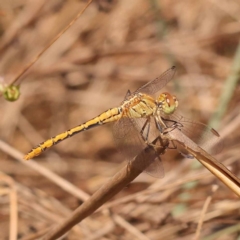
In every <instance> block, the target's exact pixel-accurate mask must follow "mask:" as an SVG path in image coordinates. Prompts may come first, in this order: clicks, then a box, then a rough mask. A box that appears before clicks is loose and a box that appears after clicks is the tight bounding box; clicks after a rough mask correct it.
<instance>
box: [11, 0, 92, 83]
mask: <svg viewBox="0 0 240 240" xmlns="http://www.w3.org/2000/svg"><path fill="white" fill-rule="evenodd" d="M91 3H92V0H89V1H88V2H87V4H86V6H85V7H84V8H83V9H82V10H81V11H80V12H79V13H78V14H77V16H76V17H74V19H73V20H72V21H71V22H70V23H69V24H68V25H67V26H66V27H65V28H64V29H63V30H62V31H61V32H60V33H59V34H58V35H57V36H56V37H55V38H54V39H52V41H51V42H50V43H49V44H48V45H47V46H46V47H44V48H43V50H42V51H40V52H39V53H38V54H37V55H36V56H35V58H34V59H33V60H32V61H31V62H29V63H28V64H27V65H26V66H25V67H24V68H23V69H22V70H21V71H20V72H19V73H18V75H17V76H16V77H15V78H14V79H13V80H12V82H11V83H10V84H9V86H11V85H13V84H14V83H16V82H17V81H18V80H19V79H20V78H21V77H22V76H23V74H24V73H25V72H26V71H27V70H28V69H29V68H30V67H31V66H32V65H33V64H34V63H35V62H36V61H37V60H38V59H39V58H40V57H41V56H42V55H43V53H45V52H46V50H48V49H49V48H50V47H51V46H52V45H53V43H55V42H56V41H57V40H58V39H59V38H60V37H61V36H62V35H63V34H64V33H65V32H66V31H67V30H68V29H69V28H70V27H71V26H72V25H73V24H74V23H75V22H76V21H77V20H78V18H79V17H80V16H81V15H82V14H83V13H84V12H85V10H86V9H87V8H88V6H89V5H90V4H91Z"/></svg>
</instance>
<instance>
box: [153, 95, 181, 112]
mask: <svg viewBox="0 0 240 240" xmlns="http://www.w3.org/2000/svg"><path fill="white" fill-rule="evenodd" d="M157 104H158V106H159V107H160V109H161V110H162V111H163V112H164V113H165V114H172V113H174V111H175V110H176V109H177V107H178V100H177V98H176V97H175V96H174V95H171V94H170V93H167V92H164V93H161V94H160V95H159V97H158V99H157Z"/></svg>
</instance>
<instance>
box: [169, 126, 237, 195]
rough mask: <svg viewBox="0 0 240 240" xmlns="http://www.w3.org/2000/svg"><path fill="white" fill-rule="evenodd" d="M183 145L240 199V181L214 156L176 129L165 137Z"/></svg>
mask: <svg viewBox="0 0 240 240" xmlns="http://www.w3.org/2000/svg"><path fill="white" fill-rule="evenodd" d="M165 137H166V138H168V139H169V140H173V141H176V142H178V143H179V144H180V145H182V146H183V147H184V148H185V149H186V150H187V151H188V152H189V153H190V154H192V155H193V156H194V157H195V158H196V159H197V160H198V161H199V162H200V163H201V164H202V165H203V166H204V167H206V168H207V169H208V170H209V171H210V172H211V173H212V174H214V175H215V176H216V177H217V178H218V179H219V180H220V181H222V182H223V183H224V184H225V185H226V186H227V187H228V188H229V189H231V190H232V191H233V192H234V193H235V194H237V195H238V196H239V197H240V179H239V178H237V177H236V176H235V175H234V174H233V173H232V172H231V171H230V170H228V169H227V168H226V167H225V166H224V165H223V164H221V163H220V162H218V161H217V160H216V159H215V158H214V157H213V156H211V155H210V154H208V153H207V152H205V151H204V150H203V149H202V148H200V147H199V146H198V145H197V144H196V143H194V142H193V141H192V140H191V139H189V138H188V137H187V136H185V135H184V134H183V133H182V132H181V131H180V130H178V129H174V130H173V131H171V132H169V133H168V135H167V136H165Z"/></svg>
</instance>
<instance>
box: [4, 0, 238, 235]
mask: <svg viewBox="0 0 240 240" xmlns="http://www.w3.org/2000/svg"><path fill="white" fill-rule="evenodd" d="M86 3H87V1H73V0H72V1H57V0H54V1H44V0H37V1H36V0H35V1H25V0H22V1H20V0H18V1H3V0H2V1H0V26H1V27H0V33H1V40H0V53H1V62H0V75H1V77H2V78H3V79H4V81H5V82H6V83H11V82H12V81H13V80H14V78H16V76H17V75H18V73H19V72H21V71H22V69H24V67H25V66H27V64H29V62H31V61H32V60H33V59H34V58H35V57H36V56H37V54H39V52H41V51H42V49H43V48H44V47H46V46H47V45H48V44H49V43H50V42H51V41H52V39H54V38H55V37H56V35H57V34H58V33H59V32H60V31H61V30H62V29H64V28H65V27H66V26H67V25H68V24H69V22H70V21H71V20H72V19H73V18H74V17H75V16H76V15H77V14H78V12H79V11H81V10H82V9H83V8H84V6H86ZM239 11H240V4H239V3H238V1H225V0H224V1H221V5H219V3H218V1H215V0H204V1H191V0H186V1H172V0H164V1H156V0H149V1H144V0H138V1H127V0H122V1H116V0H115V1H114V0H113V1H104V0H99V1H94V2H93V3H92V4H91V5H90V6H89V7H88V8H87V10H86V11H85V13H84V14H83V15H82V16H81V17H80V18H79V19H78V20H77V22H76V23H75V24H74V25H73V26H72V27H71V28H70V29H68V31H67V32H66V33H64V34H63V35H62V36H61V37H60V38H59V39H58V40H57V41H56V42H55V43H54V44H53V45H52V46H51V47H50V48H49V49H48V50H47V51H46V52H45V53H44V54H43V55H42V56H41V58H39V60H38V61H37V62H36V63H35V64H34V65H33V66H32V67H31V68H30V69H29V70H28V72H27V73H25V75H24V76H22V78H21V79H20V81H18V82H17V83H21V97H20V99H19V100H18V101H16V102H14V103H12V102H7V101H5V100H4V99H3V98H1V99H0V112H1V118H0V134H1V136H0V138H1V144H0V148H1V152H0V170H1V172H2V174H1V176H0V177H1V191H0V192H1V195H0V199H1V203H2V204H1V209H0V213H1V216H2V217H1V221H0V228H1V229H2V230H1V231H0V239H4V238H7V237H9V236H10V234H9V232H12V235H11V239H16V238H15V235H16V234H15V232H14V228H15V229H16V228H17V231H16V232H17V233H18V239H37V237H40V236H42V235H43V234H45V233H46V232H47V231H49V229H51V227H53V226H55V225H56V224H58V223H61V222H62V221H63V220H64V219H65V218H66V217H67V216H69V214H70V213H71V212H72V210H74V209H75V208H77V207H78V206H79V205H80V204H81V203H82V201H84V200H85V199H86V197H87V196H88V195H92V194H93V193H94V192H95V191H96V190H98V189H99V188H100V187H101V186H102V184H104V183H105V182H106V181H107V180H108V179H109V178H110V177H112V176H113V175H114V174H115V173H116V172H117V171H118V170H119V169H121V167H122V166H124V164H126V162H124V161H123V156H122V155H121V154H119V153H118V151H117V150H116V148H115V144H114V140H113V137H112V133H111V126H102V127H99V128H95V129H93V130H90V131H86V132H84V133H82V134H80V135H77V136H74V137H73V138H70V139H68V140H66V141H64V142H62V143H61V144H59V145H56V146H54V148H53V149H52V150H49V151H47V152H46V153H45V154H44V155H42V156H41V157H39V158H38V159H35V160H31V161H33V162H27V163H25V164H23V163H22V162H21V161H16V159H19V160H20V159H21V154H20V153H18V152H14V150H18V151H20V152H22V153H24V154H25V153H27V152H28V151H29V150H30V149H31V148H32V147H33V146H35V145H36V144H38V143H39V142H41V141H43V140H44V139H47V138H49V137H51V136H54V135H56V134H58V133H60V132H62V131H65V130H66V129H69V128H70V127H73V126H75V125H78V124H80V123H82V122H84V121H86V120H88V119H90V118H92V117H94V116H96V115H98V114H99V113H101V112H102V111H104V110H106V109H108V108H111V107H114V106H118V105H119V104H120V103H121V101H122V100H123V98H124V96H125V94H126V92H127V90H128V89H130V90H131V91H134V90H135V89H137V88H138V87H139V86H141V85H142V84H144V83H146V82H147V81H150V80H152V79H153V78H155V77H156V76H158V75H159V74H161V73H162V72H163V71H165V70H166V69H168V68H169V67H171V66H172V65H176V67H177V74H176V76H175V79H174V81H172V82H171V83H170V84H168V86H167V87H166V89H165V90H167V91H170V92H171V93H173V94H175V95H176V96H177V97H178V99H179V113H180V114H183V115H184V116H186V117H188V118H194V119H195V120H196V121H201V122H204V123H207V122H208V121H209V119H210V118H211V116H212V115H213V114H214V113H215V110H216V109H217V106H218V104H219V99H220V96H221V94H222V92H223V91H224V88H225V87H226V86H225V82H226V79H227V77H228V76H229V75H230V74H231V72H232V69H233V61H234V58H235V54H236V49H237V47H238V44H239V36H240V25H239V21H240V17H239V16H238V15H239V14H238V13H239ZM228 94H229V95H230V102H229V103H228V105H227V110H226V112H225V113H224V115H223V117H222V118H221V119H220V121H219V127H218V128H217V130H219V133H220V135H221V136H222V138H223V140H224V145H225V146H224V149H223V150H222V151H221V153H219V154H218V155H216V156H215V157H216V158H217V159H218V160H219V161H223V160H224V164H225V165H226V166H228V167H229V168H230V169H231V170H232V171H233V172H234V173H235V174H236V175H237V176H239V164H238V160H239V147H240V145H239V140H240V131H239V123H240V120H239V106H238V105H239V104H238V103H239V101H240V97H239V96H240V93H239V87H238V85H236V86H235V87H234V89H233V91H230V92H228ZM212 127H214V126H212ZM2 143H3V144H2ZM4 144H5V145H4ZM6 144H7V146H9V147H10V148H7V146H6ZM163 160H164V166H165V177H164V178H163V179H155V178H152V177H150V176H148V175H145V174H142V175H140V177H138V178H137V179H136V180H134V182H133V183H132V184H131V185H129V186H128V187H127V188H125V189H124V190H123V191H122V192H121V193H119V194H118V195H117V196H115V197H114V198H113V200H112V201H111V202H108V203H107V204H106V205H104V206H103V207H102V210H99V211H98V212H97V213H96V214H93V215H92V216H91V217H89V218H87V219H86V220H85V221H84V222H83V223H81V224H79V225H77V226H76V227H75V228H74V229H73V230H72V231H71V232H69V235H68V236H69V239H124V240H125V239H154V240H155V239H194V236H195V234H196V231H197V225H198V223H199V222H200V221H203V223H202V227H201V229H200V238H202V239H204V237H205V239H237V236H238V232H239V225H238V219H239V200H238V198H237V197H236V196H235V195H234V194H233V193H232V192H231V191H230V190H229V189H227V188H226V187H225V186H224V185H222V184H221V183H220V182H219V181H218V180H216V178H215V177H214V176H213V175H212V174H211V173H209V172H207V171H206V170H205V169H203V168H199V167H198V166H196V164H195V162H196V161H195V160H189V159H187V160H183V159H182V157H181V156H180V155H179V154H178V153H177V152H176V151H175V150H168V151H167V153H166V154H165V156H164V157H163ZM32 163H33V164H32ZM36 163H37V164H39V165H41V167H42V166H43V167H45V168H41V167H39V166H38V165H36ZM29 167H30V168H29ZM46 169H47V170H48V171H46ZM53 173H56V174H58V175H60V176H61V177H62V178H63V179H61V178H58V176H57V175H54V174H53ZM71 184H73V185H74V186H72V185H71ZM215 185H219V188H218V189H217V190H216V191H215V192H214V191H212V186H215ZM209 198H211V201H210V202H209V205H208V206H207V207H206V209H205V213H204V215H201V213H202V212H203V211H202V209H203V208H204V206H206V201H209V200H208V199H209ZM204 204H205V205H204ZM16 213H17V214H16ZM9 229H11V231H10V230H9ZM219 233H220V234H221V235H220V236H219V235H217V234H219ZM31 236H32V238H30V237H31ZM214 236H215V237H214ZM211 237H212V238H211Z"/></svg>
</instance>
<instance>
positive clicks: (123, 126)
mask: <svg viewBox="0 0 240 240" xmlns="http://www.w3.org/2000/svg"><path fill="white" fill-rule="evenodd" d="M175 71H176V68H175V66H173V67H171V68H170V69H168V70H167V71H165V72H164V73H163V74H161V75H160V76H159V77H157V78H155V79H154V80H152V81H150V82H148V83H146V84H145V85H143V86H142V87H140V88H139V89H137V90H136V91H134V92H133V93H131V92H130V91H129V90H128V92H127V94H126V96H125V99H124V101H123V102H122V103H121V105H120V106H119V107H115V108H110V109H108V110H107V111H105V112H103V113H101V114H100V115H98V116H97V117H95V118H92V119H91V120H89V121H87V122H85V123H83V124H80V125H78V126H76V127H73V128H71V129H69V130H67V131H65V132H63V133H60V134H58V135H56V136H54V137H52V138H50V139H48V140H46V141H44V142H42V143H40V144H39V145H38V146H36V147H34V148H33V149H32V150H31V151H30V152H29V153H28V154H27V155H25V156H24V159H25V160H29V159H32V158H34V157H36V156H38V155H40V154H41V153H42V152H44V151H45V150H46V149H48V148H50V147H52V146H53V145H55V144H57V143H60V142H61V141H63V140H65V139H67V138H69V137H72V136H74V135H75V134H77V133H80V132H83V131H86V130H89V129H91V128H93V127H97V126H100V125H104V124H107V123H111V122H114V125H113V136H114V139H115V141H116V144H117V146H118V148H119V149H120V151H121V152H123V153H124V155H125V157H126V158H127V159H128V160H129V161H131V160H132V159H133V158H134V157H136V156H137V155H139V154H140V153H141V152H142V151H143V149H145V148H146V147H147V146H148V144H149V142H151V140H150V139H155V138H156V136H159V131H160V132H163V131H164V129H165V128H166V129H169V128H171V126H175V127H176V126H177V127H178V128H179V129H180V130H181V131H182V132H183V133H184V134H186V135H187V136H190V135H191V134H190V133H191V131H190V130H189V129H190V128H194V129H195V131H196V129H198V132H199V134H201V133H202V132H205V133H207V134H206V136H205V137H204V138H203V140H204V141H203V142H205V138H210V137H212V136H213V137H219V134H218V133H217V131H216V130H214V129H212V128H209V127H207V126H206V125H204V124H202V123H198V122H193V121H189V120H186V119H184V118H182V117H179V116H178V115H175V111H176V109H177V108H178V100H177V98H176V96H174V95H171V94H170V93H168V92H163V93H160V94H159V91H160V90H161V89H162V88H163V87H165V86H166V84H167V83H168V82H169V81H170V80H172V78H173V76H174V74H175ZM156 115H158V116H160V117H156ZM159 119H160V120H159ZM159 121H160V122H159ZM176 123H177V124H176ZM199 134H197V135H198V137H199ZM150 135H151V136H150ZM190 137H192V136H190ZM194 140H195V139H194ZM196 142H197V139H196ZM141 156H142V159H141V161H142V162H144V161H146V159H147V158H148V154H147V153H146V154H141ZM141 161H140V164H139V165H141ZM143 165H144V164H143ZM139 168H141V166H139ZM145 172H147V173H149V174H150V175H152V176H155V177H163V176H164V170H163V165H162V161H161V158H160V156H159V154H158V153H157V151H156V154H155V155H154V156H153V157H152V164H150V166H149V167H148V168H147V169H146V170H145Z"/></svg>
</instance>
